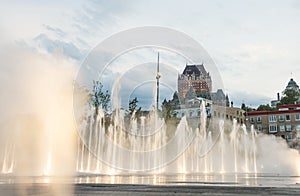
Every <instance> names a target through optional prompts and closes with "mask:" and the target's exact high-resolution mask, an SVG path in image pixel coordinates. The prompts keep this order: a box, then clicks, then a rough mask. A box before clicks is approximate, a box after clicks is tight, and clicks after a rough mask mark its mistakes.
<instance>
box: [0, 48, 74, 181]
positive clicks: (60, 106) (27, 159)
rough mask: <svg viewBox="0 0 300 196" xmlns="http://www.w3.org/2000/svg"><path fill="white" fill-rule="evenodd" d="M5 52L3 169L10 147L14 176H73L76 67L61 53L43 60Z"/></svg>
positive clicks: (0, 74)
mask: <svg viewBox="0 0 300 196" xmlns="http://www.w3.org/2000/svg"><path fill="white" fill-rule="evenodd" d="M2 46H5V50H3V48H2V50H0V59H1V62H0V89H1V95H2V96H1V97H0V108H1V111H0V119H1V122H0V135H1V139H0V140H1V142H0V149H1V150H0V162H1V164H0V165H1V166H2V165H3V164H2V163H3V161H4V160H5V159H4V157H3V155H4V153H3V150H5V149H7V145H9V146H14V149H15V154H14V155H13V156H12V155H10V157H13V158H10V159H13V160H14V163H15V164H14V171H15V172H16V174H19V175H44V174H45V175H72V174H73V172H74V167H75V162H76V161H75V150H74V149H75V148H74V146H75V143H76V139H75V138H76V137H75V135H76V129H75V123H74V119H73V104H72V95H73V86H72V85H73V78H74V74H75V73H76V64H74V62H72V61H71V60H69V59H66V58H64V57H63V55H62V54H61V51H60V50H59V49H58V50H57V51H56V52H55V53H54V54H52V55H49V54H48V55H45V54H41V53H37V52H35V51H33V50H32V49H30V48H25V47H20V46H16V45H13V44H5V45H2ZM8 153H11V152H8ZM1 169H2V168H1Z"/></svg>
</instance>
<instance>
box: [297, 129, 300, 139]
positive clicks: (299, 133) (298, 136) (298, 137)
mask: <svg viewBox="0 0 300 196" xmlns="http://www.w3.org/2000/svg"><path fill="white" fill-rule="evenodd" d="M297 140H300V132H299V131H298V132H297Z"/></svg>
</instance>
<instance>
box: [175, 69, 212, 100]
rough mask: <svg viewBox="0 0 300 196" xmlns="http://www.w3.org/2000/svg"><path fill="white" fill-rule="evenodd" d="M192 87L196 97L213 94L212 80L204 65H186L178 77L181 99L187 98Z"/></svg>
mask: <svg viewBox="0 0 300 196" xmlns="http://www.w3.org/2000/svg"><path fill="white" fill-rule="evenodd" d="M190 87H192V88H193V90H194V92H195V94H196V95H198V94H201V93H203V94H205V93H206V94H210V93H211V91H212V80H211V77H210V75H209V73H208V72H206V70H205V68H204V66H203V64H201V65H186V66H185V69H184V71H183V72H182V74H179V75H178V95H179V98H180V99H184V98H185V97H186V94H187V92H188V91H189V89H190Z"/></svg>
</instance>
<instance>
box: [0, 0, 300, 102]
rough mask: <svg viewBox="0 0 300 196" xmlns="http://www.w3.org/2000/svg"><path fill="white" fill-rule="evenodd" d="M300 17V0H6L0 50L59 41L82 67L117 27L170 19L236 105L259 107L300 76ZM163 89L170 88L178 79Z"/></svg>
mask: <svg viewBox="0 0 300 196" xmlns="http://www.w3.org/2000/svg"><path fill="white" fill-rule="evenodd" d="M299 19H300V1H298V0H245V1H238V0H227V1H221V0H211V1H209V0H185V1H183V0H165V1H160V0H152V1H146V0H128V1H122V0H110V1H105V0H99V1H96V0H90V1H84V0H77V1H71V0H60V1H58V0H52V1H50V0H48V1H47V0H40V1H37V0H28V1H26V2H25V1H18V0H12V1H4V0H1V7H0V52H1V51H5V50H6V48H7V47H8V46H10V45H18V46H20V47H26V48H30V49H31V50H33V51H35V52H36V53H41V54H53V53H55V52H57V48H59V49H61V50H62V51H63V55H64V57H65V58H68V59H72V61H74V62H75V63H74V66H75V68H76V69H77V70H79V69H80V65H81V64H82V63H83V62H84V61H85V58H86V57H87V55H88V54H89V53H90V52H91V51H92V50H93V49H94V48H95V47H96V46H97V45H98V44H99V43H101V42H102V41H103V40H105V39H107V38H108V37H110V36H112V35H114V34H116V33H118V32H121V31H124V30H127V29H131V28H135V27H143V26H159V27H167V28H171V29H174V30H176V31H179V32H183V33H185V34H186V35H188V36H190V37H192V38H193V39H194V40H196V41H197V42H198V43H200V44H201V45H202V47H203V48H204V49H205V50H206V51H207V53H208V54H209V55H210V57H211V58H212V59H213V61H214V62H215V65H216V67H217V69H218V70H219V73H220V76H221V78H222V81H223V86H224V91H225V93H227V94H228V95H229V98H230V99H231V100H232V101H233V102H234V105H235V106H237V107H240V105H241V103H242V102H244V103H246V104H247V105H249V106H252V107H256V106H258V105H260V104H267V103H270V101H271V100H273V99H276V93H277V92H282V91H283V90H284V88H285V87H286V85H287V83H288V81H289V79H290V78H291V77H293V78H294V80H296V82H298V84H299V83H300V55H299V54H300V53H299V51H300V36H299V35H300V23H299ZM143 56H144V58H142V57H143ZM166 57H167V53H166V56H165V58H166ZM7 58H9V57H7ZM136 58H139V59H138V61H136ZM150 58H155V59H154V60H153V61H155V60H156V57H155V56H154V57H153V54H152V53H151V51H150V52H149V51H145V52H144V53H142V54H141V51H140V52H138V51H137V52H136V54H131V53H130V54H129V55H127V56H126V55H124V56H122V58H120V59H119V60H117V61H115V63H116V62H121V65H122V66H133V65H134V63H133V62H138V63H140V64H143V63H145V65H146V64H147V63H148V62H149V59H150ZM162 58H164V57H162ZM122 59H123V60H122ZM1 61H2V63H3V62H5V61H3V59H1V60H0V68H1V67H2V69H1V72H2V74H3V72H4V71H5V69H3V65H1V64H2V63H1ZM199 63H201V62H199ZM166 64H168V63H166ZM173 64H174V66H175V67H176V69H177V70H178V72H180V70H182V69H183V68H184V66H185V64H184V60H182V58H178V61H174V62H173ZM12 66H13V65H12ZM137 70H138V69H137ZM124 72H125V71H124ZM126 73H128V74H129V75H127V77H129V78H130V77H132V76H131V75H130V71H128V72H126ZM134 73H135V72H134V71H132V74H134ZM138 73H140V72H138ZM172 73H173V72H172ZM135 74H136V73H135ZM74 77H76V76H74ZM164 77H165V78H166V77H167V76H166V74H165V75H164ZM172 77H173V76H172ZM124 78H125V79H126V77H124ZM212 80H213V81H214V78H212ZM175 85H176V84H175ZM146 86H147V85H146ZM150 86H151V85H150ZM166 89H169V90H166V91H165V92H166V95H165V96H167V94H168V93H169V92H172V89H176V86H172V85H171V87H170V88H169V87H168V88H166ZM150 91H151V90H150ZM132 93H134V92H132ZM140 93H142V94H144V95H145V93H143V92H140ZM152 94H153V92H151V96H152ZM169 94H170V93H169ZM128 96H130V95H128Z"/></svg>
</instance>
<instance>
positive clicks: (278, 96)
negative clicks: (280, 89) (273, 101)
mask: <svg viewBox="0 0 300 196" xmlns="http://www.w3.org/2000/svg"><path fill="white" fill-rule="evenodd" d="M277 101H280V95H279V93H277Z"/></svg>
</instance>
